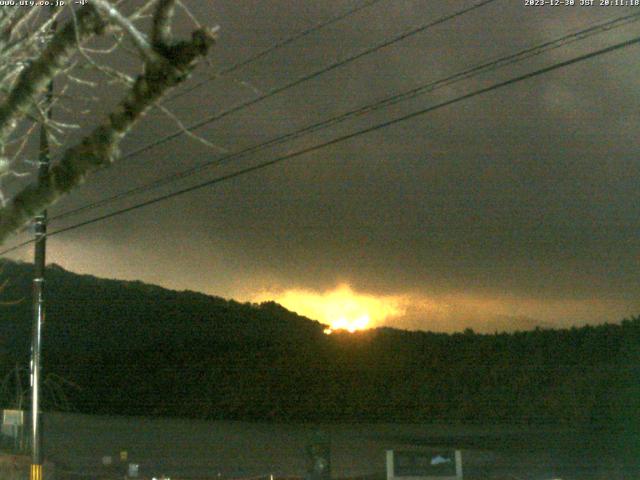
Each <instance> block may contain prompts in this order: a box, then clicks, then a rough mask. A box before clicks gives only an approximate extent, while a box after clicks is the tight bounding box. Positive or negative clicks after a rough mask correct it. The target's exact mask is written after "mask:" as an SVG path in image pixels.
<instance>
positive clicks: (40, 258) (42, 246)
mask: <svg viewBox="0 0 640 480" xmlns="http://www.w3.org/2000/svg"><path fill="white" fill-rule="evenodd" d="M55 27H56V25H55V22H53V23H52V25H51V30H52V31H54V30H55ZM52 99H53V82H52V81H51V82H49V85H48V87H47V92H46V94H45V99H44V117H45V118H44V119H43V121H42V124H41V125H40V145H39V153H38V182H39V183H40V184H42V183H44V182H47V181H48V176H49V162H50V151H49V138H48V135H47V128H46V121H47V119H50V118H51V101H52ZM34 226H35V257H34V278H33V334H32V338H31V469H30V472H29V480H43V478H44V476H43V472H42V464H43V455H42V418H41V415H40V398H41V392H40V387H41V385H42V381H41V378H40V373H41V358H40V354H41V351H42V327H43V325H44V318H45V310H44V272H45V264H46V249H47V211H46V210H44V211H43V212H42V213H40V214H39V215H37V216H36V217H35V219H34Z"/></svg>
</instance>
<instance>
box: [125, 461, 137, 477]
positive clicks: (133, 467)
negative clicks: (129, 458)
mask: <svg viewBox="0 0 640 480" xmlns="http://www.w3.org/2000/svg"><path fill="white" fill-rule="evenodd" d="M139 470H140V465H138V464H137V463H130V464H129V468H128V469H127V476H129V477H131V478H137V477H138V472H139Z"/></svg>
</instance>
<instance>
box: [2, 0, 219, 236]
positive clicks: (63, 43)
mask: <svg viewBox="0 0 640 480" xmlns="http://www.w3.org/2000/svg"><path fill="white" fill-rule="evenodd" d="M101 1H102V0H94V4H97V3H100V2H101ZM170 3H173V2H170ZM161 5H163V8H162V10H164V11H163V12H160V13H158V11H156V15H155V16H154V18H159V20H157V21H156V22H154V23H155V24H156V25H159V24H162V23H163V22H164V21H165V20H164V19H166V18H168V17H170V15H169V12H168V11H166V9H167V8H168V6H167V2H161ZM85 12H91V13H84V14H83V15H81V16H80V15H79V16H78V33H79V34H80V33H83V32H84V35H85V36H86V35H87V34H88V33H91V32H97V30H100V31H102V30H103V29H104V24H103V22H101V21H97V20H96V18H95V17H96V15H95V13H93V12H95V11H94V10H90V9H89V10H85ZM109 18H111V19H113V18H114V17H113V15H111V14H110V15H109ZM118 25H119V26H120V27H122V24H120V22H118ZM134 28H135V27H134ZM162 28H163V27H162ZM67 30H69V31H68V32H67V33H62V31H61V32H60V33H59V34H57V35H56V37H54V39H53V40H52V44H53V42H56V45H57V47H56V48H55V49H53V51H51V50H52V48H53V45H50V46H49V47H48V48H47V50H46V51H45V52H43V56H44V57H45V58H47V59H48V60H49V62H55V65H56V66H57V67H56V68H57V70H54V69H52V68H51V67H50V66H49V65H46V64H44V65H39V66H38V68H36V69H35V71H34V68H33V67H34V66H32V67H31V68H30V69H29V72H30V73H29V74H28V75H24V74H23V75H22V76H21V79H20V80H19V82H18V86H20V89H25V90H26V89H28V90H29V91H31V92H35V91H37V90H38V89H36V88H34V87H33V86H32V85H31V84H30V83H29V82H27V80H29V79H30V80H31V82H36V83H37V84H38V85H40V84H41V83H45V84H46V80H47V79H48V78H50V77H51V75H53V74H54V73H55V71H59V69H60V67H59V65H60V63H61V61H60V59H61V58H62V57H63V56H66V55H68V53H67V52H68V50H69V49H71V48H72V47H71V44H74V45H75V29H73V28H69V27H68V26H67V27H65V31H67ZM163 32H164V33H162V34H157V35H156V38H160V39H161V38H162V36H163V35H164V34H165V33H166V30H163ZM214 38H215V35H214V33H213V31H212V30H207V29H200V30H196V31H194V32H193V34H192V38H191V40H188V41H187V40H185V41H180V42H175V43H168V42H166V43H165V42H164V41H163V42H162V43H159V44H158V45H157V48H156V49H155V52H154V55H153V56H152V57H149V56H146V57H145V62H144V67H145V68H144V72H143V73H142V74H140V75H139V76H138V77H137V78H136V80H135V83H134V84H133V86H132V87H131V88H130V90H129V91H128V93H127V94H126V95H125V96H124V98H123V99H122V101H121V102H120V103H119V105H118V107H117V108H116V109H115V111H113V112H112V113H111V114H110V115H109V117H108V119H107V120H106V121H104V122H103V123H102V124H100V125H99V126H97V127H96V128H95V129H94V130H93V131H92V132H91V133H90V134H89V135H88V136H86V137H85V138H84V139H83V140H82V141H81V142H80V143H79V144H77V145H76V146H74V147H71V148H69V149H67V150H66V151H65V152H64V153H63V154H62V157H61V159H60V161H59V163H58V164H57V165H55V166H54V167H53V168H52V169H51V171H50V172H49V175H48V176H47V177H46V179H45V180H44V181H42V182H38V183H33V184H31V185H28V186H27V187H26V188H24V189H23V190H22V191H21V192H19V193H18V194H17V195H16V196H15V197H14V198H13V200H12V201H11V202H10V203H8V204H7V206H6V207H5V208H3V209H0V243H2V242H3V241H4V240H5V239H6V238H7V236H8V235H9V234H11V233H13V232H15V231H17V230H19V229H20V228H21V227H22V226H23V225H25V224H26V223H27V222H28V221H30V220H31V219H32V218H33V217H34V216H35V215H36V214H38V213H39V212H41V211H42V210H44V209H45V208H47V207H48V206H50V205H51V204H52V203H54V202H55V201H56V200H58V199H59V198H60V197H61V196H63V195H65V194H66V193H68V192H69V191H70V190H72V189H73V188H74V187H76V186H77V185H79V184H80V183H82V182H83V181H84V179H85V178H86V176H87V175H88V174H89V173H90V172H92V171H94V170H97V169H99V168H103V167H105V166H108V165H110V164H111V163H112V162H113V161H114V160H115V159H116V158H117V157H118V155H119V152H118V147H119V144H120V141H121V140H122V138H123V137H124V136H125V135H126V134H127V133H128V132H129V130H130V129H131V128H132V126H133V125H134V124H135V123H136V122H137V121H138V120H139V119H140V118H141V117H142V116H143V115H144V113H145V112H146V111H147V110H148V109H149V108H150V107H151V106H152V105H154V103H155V102H157V100H158V99H160V97H161V96H162V95H163V94H164V93H165V92H166V91H167V90H169V89H171V88H172V87H174V86H176V85H178V84H179V83H180V82H182V81H184V80H185V79H186V78H187V77H188V75H189V74H190V73H191V71H192V70H193V68H194V67H195V65H196V62H197V60H198V59H199V58H201V57H204V56H205V55H206V54H207V52H208V50H209V49H210V47H211V45H212V44H213V42H214ZM68 42H69V43H68ZM154 47H156V45H154ZM40 63H43V62H40ZM14 91H15V89H14ZM14 96H15V95H14V93H13V92H12V96H10V99H11V98H13V97H14ZM11 105H14V106H13V107H12V108H9V107H6V106H4V105H3V106H2V107H1V108H0V128H2V129H3V130H0V133H4V132H5V131H6V130H8V129H7V127H6V123H7V122H8V121H9V120H10V119H11V118H13V116H15V113H13V112H14V111H16V110H17V106H16V105H22V103H20V102H19V101H18V99H15V98H14V99H13V100H12V102H11Z"/></svg>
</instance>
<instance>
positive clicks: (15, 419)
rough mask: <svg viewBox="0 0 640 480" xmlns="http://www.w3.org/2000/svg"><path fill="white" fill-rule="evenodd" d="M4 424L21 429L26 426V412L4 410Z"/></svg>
mask: <svg viewBox="0 0 640 480" xmlns="http://www.w3.org/2000/svg"><path fill="white" fill-rule="evenodd" d="M2 424H3V425H12V426H15V427H21V426H22V425H23V424H24V412H23V411H22V410H3V411H2Z"/></svg>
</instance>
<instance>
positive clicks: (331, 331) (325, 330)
mask: <svg viewBox="0 0 640 480" xmlns="http://www.w3.org/2000/svg"><path fill="white" fill-rule="evenodd" d="M332 333H333V330H331V329H330V328H325V329H324V334H325V335H331V334H332Z"/></svg>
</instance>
